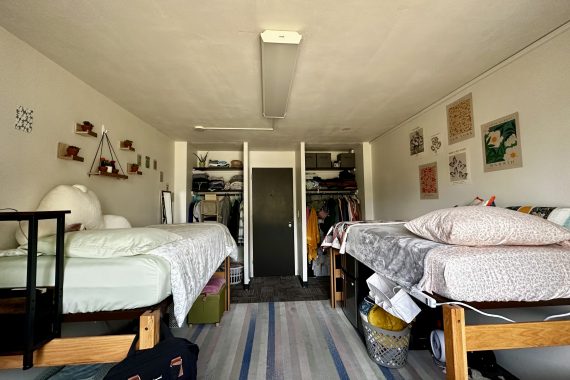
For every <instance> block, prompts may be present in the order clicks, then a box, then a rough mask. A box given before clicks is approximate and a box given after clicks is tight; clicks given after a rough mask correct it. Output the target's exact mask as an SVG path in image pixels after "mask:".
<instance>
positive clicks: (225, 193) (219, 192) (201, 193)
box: [192, 190, 243, 195]
mask: <svg viewBox="0 0 570 380" xmlns="http://www.w3.org/2000/svg"><path fill="white" fill-rule="evenodd" d="M192 193H194V194H196V195H206V194H216V195H241V194H243V191H231V190H228V191H193V192H192Z"/></svg>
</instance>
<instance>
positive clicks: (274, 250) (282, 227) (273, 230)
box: [251, 168, 295, 277]
mask: <svg viewBox="0 0 570 380" xmlns="http://www.w3.org/2000/svg"><path fill="white" fill-rule="evenodd" d="M251 181H252V194H253V199H252V223H253V273H254V276H256V277H262V276H292V275H294V274H295V248H294V236H293V233H294V229H293V214H294V212H293V169H292V168H254V169H252V176H251Z"/></svg>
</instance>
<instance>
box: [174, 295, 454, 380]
mask: <svg viewBox="0 0 570 380" xmlns="http://www.w3.org/2000/svg"><path fill="white" fill-rule="evenodd" d="M174 333H175V335H177V336H184V337H186V338H188V339H190V340H191V341H193V342H195V343H197V344H198V345H199V346H200V355H199V359H198V378H199V379H239V380H245V379H250V380H256V379H326V380H332V379H387V380H404V379H405V380H407V379H437V380H440V379H444V378H445V375H444V374H443V373H442V372H441V371H440V370H439V369H438V368H437V367H436V366H435V365H434V363H433V361H432V359H431V356H430V354H429V353H428V352H427V351H410V354H409V355H408V362H407V365H406V366H404V367H403V368H400V369H388V368H384V367H380V366H378V365H377V364H376V363H374V362H373V361H372V360H371V359H370V358H369V357H368V354H367V351H366V348H365V345H364V343H363V342H362V340H361V339H360V337H359V336H358V334H357V332H356V331H355V330H354V329H353V327H352V326H351V325H350V324H349V322H348V321H347V319H346V318H345V317H344V315H343V314H342V311H341V310H340V309H338V308H337V309H332V308H331V307H330V306H329V303H328V301H308V302H278V303H273V302H269V303H257V304H251V303H250V304H233V305H232V306H231V309H230V311H229V312H226V313H225V315H224V317H223V318H222V321H221V323H220V326H218V327H216V326H215V325H194V326H193V327H192V328H189V329H188V328H182V329H174Z"/></svg>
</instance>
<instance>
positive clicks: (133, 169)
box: [127, 163, 142, 175]
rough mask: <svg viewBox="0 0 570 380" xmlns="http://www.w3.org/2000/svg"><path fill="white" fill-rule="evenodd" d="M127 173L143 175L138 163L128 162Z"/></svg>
mask: <svg viewBox="0 0 570 380" xmlns="http://www.w3.org/2000/svg"><path fill="white" fill-rule="evenodd" d="M127 174H138V175H142V172H141V171H140V170H139V165H138V164H129V163H127Z"/></svg>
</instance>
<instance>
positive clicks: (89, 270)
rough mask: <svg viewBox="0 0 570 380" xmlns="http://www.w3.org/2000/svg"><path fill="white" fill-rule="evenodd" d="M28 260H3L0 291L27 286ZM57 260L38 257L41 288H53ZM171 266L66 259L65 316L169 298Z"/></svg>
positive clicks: (147, 260) (148, 260)
mask: <svg viewBox="0 0 570 380" xmlns="http://www.w3.org/2000/svg"><path fill="white" fill-rule="evenodd" d="M26 260H27V257H26V256H14V257H2V258H0V288H5V287H25V286H26V275H25V273H26V264H27V263H26ZM54 264H55V256H39V257H38V272H37V273H38V275H37V284H38V286H49V285H53V284H54V278H55V269H54ZM170 293H171V291H170V265H169V263H168V261H166V260H165V259H163V258H161V257H159V256H154V255H137V256H129V257H117V258H113V259H88V258H78V257H66V258H65V277H64V284H63V312H64V313H65V314H68V313H89V312H97V311H108V310H123V309H135V308H139V307H144V306H150V305H154V304H157V303H159V302H160V301H162V300H163V299H165V298H166V297H168V296H169V295H170Z"/></svg>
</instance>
